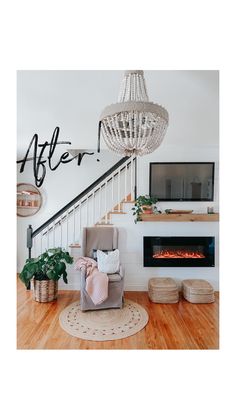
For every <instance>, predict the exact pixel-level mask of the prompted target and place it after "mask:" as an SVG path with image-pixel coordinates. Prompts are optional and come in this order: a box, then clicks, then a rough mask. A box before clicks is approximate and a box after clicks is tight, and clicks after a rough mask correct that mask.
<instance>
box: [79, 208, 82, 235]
mask: <svg viewBox="0 0 236 419" xmlns="http://www.w3.org/2000/svg"><path fill="white" fill-rule="evenodd" d="M81 212H82V205H81V202H80V204H79V237H80V238H81V237H82V235H81V233H82V225H81V220H82V214H81Z"/></svg>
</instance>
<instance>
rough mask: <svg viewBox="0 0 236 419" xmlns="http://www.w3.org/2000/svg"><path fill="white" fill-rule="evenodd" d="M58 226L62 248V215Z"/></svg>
mask: <svg viewBox="0 0 236 419" xmlns="http://www.w3.org/2000/svg"><path fill="white" fill-rule="evenodd" d="M60 227H61V248H62V217H61V218H60Z"/></svg>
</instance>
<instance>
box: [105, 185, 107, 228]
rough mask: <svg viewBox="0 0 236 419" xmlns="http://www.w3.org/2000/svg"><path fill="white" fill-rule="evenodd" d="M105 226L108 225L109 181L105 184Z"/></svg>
mask: <svg viewBox="0 0 236 419" xmlns="http://www.w3.org/2000/svg"><path fill="white" fill-rule="evenodd" d="M105 224H107V180H106V183H105Z"/></svg>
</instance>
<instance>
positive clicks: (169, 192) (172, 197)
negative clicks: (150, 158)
mask: <svg viewBox="0 0 236 419" xmlns="http://www.w3.org/2000/svg"><path fill="white" fill-rule="evenodd" d="M214 167H215V164H214V163H212V162H211V163H209V162H208V163H205V162H204V163H196V162H193V163H192V162H188V163H179V162H178V163H172V162H171V163H162V162H161V163H160V162H157V163H150V173H149V195H150V196H151V197H155V198H157V199H158V200H159V201H213V200H214Z"/></svg>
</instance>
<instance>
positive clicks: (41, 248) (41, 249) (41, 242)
mask: <svg viewBox="0 0 236 419" xmlns="http://www.w3.org/2000/svg"><path fill="white" fill-rule="evenodd" d="M42 253H43V234H42V232H41V233H40V254H42Z"/></svg>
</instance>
